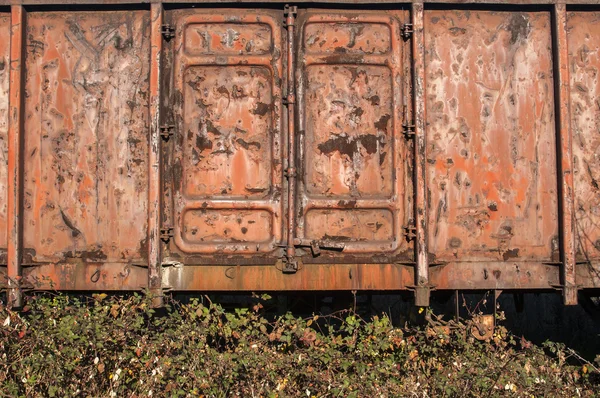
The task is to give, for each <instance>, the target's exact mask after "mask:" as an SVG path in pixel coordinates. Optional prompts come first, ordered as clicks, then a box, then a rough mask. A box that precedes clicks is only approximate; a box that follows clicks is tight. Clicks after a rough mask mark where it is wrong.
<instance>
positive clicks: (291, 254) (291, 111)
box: [284, 5, 298, 272]
mask: <svg viewBox="0 0 600 398" xmlns="http://www.w3.org/2000/svg"><path fill="white" fill-rule="evenodd" d="M296 13H297V8H296V7H295V6H293V7H290V6H288V5H286V6H285V9H284V15H285V26H286V28H287V97H286V101H285V104H286V105H287V111H288V166H287V169H286V171H285V175H286V177H287V180H288V214H287V245H286V253H285V255H286V264H285V267H284V271H285V272H295V271H297V268H298V267H297V262H296V261H297V260H296V258H295V256H296V249H295V246H294V245H295V242H294V236H295V233H296V231H295V229H296V223H295V220H296V120H295V117H296V113H295V110H296V109H295V104H296V84H295V79H294V69H295V63H294V55H295V54H294V27H295V26H294V25H295V23H296Z"/></svg>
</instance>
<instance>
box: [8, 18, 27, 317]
mask: <svg viewBox="0 0 600 398" xmlns="http://www.w3.org/2000/svg"><path fill="white" fill-rule="evenodd" d="M24 22H25V10H24V8H23V7H22V6H12V7H11V22H10V63H9V64H10V83H9V118H8V184H7V195H6V196H7V223H6V224H7V229H8V231H7V238H8V250H7V252H6V254H7V263H8V264H7V275H8V289H7V303H8V306H9V307H20V306H21V304H22V294H21V288H20V283H21V281H20V279H21V277H22V260H23V245H22V243H23V203H22V202H23V186H22V181H23V138H22V137H23V106H22V105H23V103H22V101H23V97H24V94H23V74H24V72H23V69H24V63H25V62H24V59H23V56H24V48H23V46H24V37H25V26H24Z"/></svg>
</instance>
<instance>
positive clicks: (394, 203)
mask: <svg viewBox="0 0 600 398" xmlns="http://www.w3.org/2000/svg"><path fill="white" fill-rule="evenodd" d="M407 18H408V14H405V13H403V12H400V11H398V12H386V13H381V12H368V11H361V12H355V11H348V12H344V13H339V12H334V11H307V12H305V13H303V14H302V15H301V16H300V18H299V21H300V26H301V28H300V32H299V35H300V48H299V54H298V57H297V59H298V73H297V75H298V77H299V82H298V99H299V101H298V111H299V122H300V134H301V136H300V138H301V141H300V155H301V165H302V167H301V170H302V173H301V178H300V179H299V181H300V185H299V192H298V194H299V203H300V206H299V210H298V213H299V214H298V223H297V225H298V227H297V235H298V237H300V238H303V239H307V240H325V241H336V242H338V243H339V242H343V243H344V244H345V248H344V251H343V253H341V254H335V253H334V252H323V255H324V256H336V257H338V258H339V257H340V256H342V257H343V256H344V254H346V253H347V254H365V253H371V254H372V253H379V254H386V253H387V254H394V253H396V254H398V253H402V254H404V255H405V256H409V254H408V253H407V251H408V247H409V246H408V244H407V242H406V240H405V239H404V238H403V236H402V225H404V224H406V223H407V221H408V216H407V213H408V212H407V210H406V209H407V203H408V202H407V199H408V196H409V195H410V194H411V192H412V190H411V189H410V188H407V187H408V186H409V185H410V177H409V175H408V172H407V170H408V168H409V165H410V161H411V157H410V155H409V151H408V145H407V143H406V140H405V139H404V137H403V136H402V127H401V126H402V117H403V111H402V110H403V109H404V107H405V106H406V102H405V93H404V79H405V78H406V77H405V76H404V71H403V59H404V58H403V57H404V44H403V41H402V39H401V32H400V27H401V24H402V22H404V21H405V20H406V19H407ZM302 133H303V135H302ZM371 260H372V261H377V260H376V259H374V258H371ZM318 261H319V260H318ZM340 261H343V260H340Z"/></svg>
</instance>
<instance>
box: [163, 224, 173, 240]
mask: <svg viewBox="0 0 600 398" xmlns="http://www.w3.org/2000/svg"><path fill="white" fill-rule="evenodd" d="M172 237H173V227H162V228H161V229H160V240H162V241H163V242H165V243H169V241H170V240H171V238H172Z"/></svg>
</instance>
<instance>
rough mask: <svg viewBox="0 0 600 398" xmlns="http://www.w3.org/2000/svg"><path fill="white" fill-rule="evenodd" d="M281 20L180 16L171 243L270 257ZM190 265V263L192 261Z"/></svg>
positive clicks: (277, 208) (277, 210)
mask: <svg viewBox="0 0 600 398" xmlns="http://www.w3.org/2000/svg"><path fill="white" fill-rule="evenodd" d="M276 18H278V17H277V16H275V14H273V15H269V12H268V11H266V12H265V13H262V12H261V13H259V14H256V13H254V12H251V11H240V12H239V13H238V12H227V11H226V12H223V13H214V12H213V13H207V12H196V11H177V12H175V13H174V15H173V19H174V20H176V21H178V29H179V30H178V31H179V32H180V34H178V35H177V38H176V42H175V47H176V48H181V49H182V50H181V51H177V53H176V54H175V65H176V66H175V90H176V95H177V96H180V98H181V106H180V107H178V108H176V109H175V110H174V111H175V117H176V120H177V122H178V125H177V131H178V135H177V136H176V139H175V150H174V157H175V160H174V162H175V167H174V169H173V179H174V181H175V184H174V185H175V186H174V188H175V195H174V209H175V221H174V223H175V244H176V246H177V248H178V249H179V250H181V251H182V252H184V253H186V254H192V255H193V254H196V253H204V254H215V255H218V254H219V253H236V254H250V253H257V252H259V253H260V252H263V253H269V252H272V251H274V250H275V249H276V248H277V247H278V246H277V244H278V243H279V241H280V239H281V235H282V230H281V225H282V221H281V220H282V211H281V205H282V202H281V184H282V178H283V175H282V171H281V125H280V123H281V121H280V112H281V105H280V104H281V102H280V101H281V84H282V82H281V72H282V62H281V53H282V42H281V25H280V24H278V23H277V22H276ZM192 261H193V260H192Z"/></svg>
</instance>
